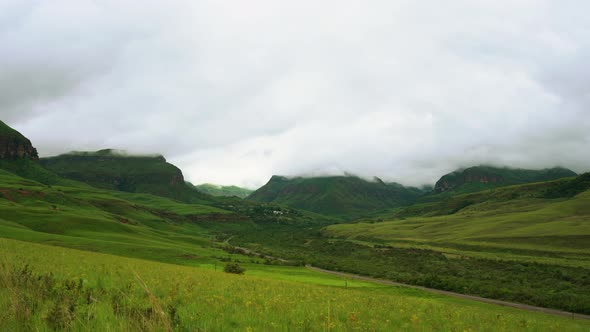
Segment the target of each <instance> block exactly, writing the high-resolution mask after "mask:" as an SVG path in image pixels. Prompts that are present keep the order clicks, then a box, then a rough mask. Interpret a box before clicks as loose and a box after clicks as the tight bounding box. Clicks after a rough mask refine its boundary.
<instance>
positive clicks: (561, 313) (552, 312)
mask: <svg viewBox="0 0 590 332" xmlns="http://www.w3.org/2000/svg"><path fill="white" fill-rule="evenodd" d="M305 267H306V268H308V269H310V270H312V271H317V272H323V273H328V274H332V275H335V276H339V277H342V278H347V279H357V280H362V281H369V282H374V283H379V284H383V285H390V286H401V287H408V288H414V289H420V290H423V291H427V292H430V293H435V294H442V295H448V296H453V297H457V298H460V299H467V300H473V301H478V302H483V303H489V304H496V305H501V306H505V307H512V308H517V309H522V310H528V311H536V312H542V313H546V314H550V315H556V316H563V317H568V318H571V319H585V320H590V316H589V315H582V314H576V313H572V312H567V311H561V310H555V309H548V308H541V307H535V306H532V305H527V304H521V303H513V302H506V301H500V300H492V299H487V298H485V297H479V296H473V295H465V294H460V293H454V292H448V291H443V290H439V289H433V288H426V287H421V286H413V285H407V284H402V283H399V282H393V281H388V280H382V279H375V278H370V277H365V276H361V275H357V274H351V273H344V272H337V271H330V270H325V269H320V268H319V267H314V266H311V265H306V266H305Z"/></svg>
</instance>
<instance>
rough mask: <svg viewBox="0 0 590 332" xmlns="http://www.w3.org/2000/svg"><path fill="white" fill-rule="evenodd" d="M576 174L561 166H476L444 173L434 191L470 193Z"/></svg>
mask: <svg viewBox="0 0 590 332" xmlns="http://www.w3.org/2000/svg"><path fill="white" fill-rule="evenodd" d="M576 175H577V174H576V173H574V172H573V171H571V170H569V169H565V168H559V167H557V168H550V169H543V170H528V169H515V168H508V167H504V168H499V167H492V166H476V167H470V168H466V169H461V170H457V171H455V172H453V173H449V174H446V175H444V176H443V177H441V178H440V180H438V181H437V182H436V185H435V186H434V191H435V193H444V192H453V193H468V192H475V191H480V190H486V189H492V188H498V187H503V186H510V185H515V184H524V183H532V182H542V181H551V180H556V179H561V178H566V177H573V176H576Z"/></svg>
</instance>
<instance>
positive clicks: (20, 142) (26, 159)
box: [0, 121, 68, 185]
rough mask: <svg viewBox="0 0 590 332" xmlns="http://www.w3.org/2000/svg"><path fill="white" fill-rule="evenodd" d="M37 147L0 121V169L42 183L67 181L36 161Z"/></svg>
mask: <svg viewBox="0 0 590 332" xmlns="http://www.w3.org/2000/svg"><path fill="white" fill-rule="evenodd" d="M38 159H39V157H38V155H37V149H35V148H34V147H33V145H32V144H31V141H30V140H29V139H28V138H26V137H25V136H23V135H22V134H21V133H19V132H18V131H16V130H14V129H13V128H11V127H9V126H8V125H7V124H5V123H4V122H2V121H0V169H4V170H7V171H9V172H12V173H15V174H18V175H20V176H23V177H26V178H30V179H34V180H36V181H39V182H41V183H44V184H48V185H49V184H58V183H62V184H64V183H68V181H65V180H63V179H61V178H59V177H58V176H57V175H55V174H54V173H52V172H50V171H47V170H46V169H45V168H43V167H42V166H41V165H40V164H39V162H38Z"/></svg>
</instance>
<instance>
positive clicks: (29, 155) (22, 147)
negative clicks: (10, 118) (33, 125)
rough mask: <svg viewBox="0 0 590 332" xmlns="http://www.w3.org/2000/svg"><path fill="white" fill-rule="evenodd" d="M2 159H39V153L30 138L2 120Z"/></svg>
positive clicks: (0, 138) (0, 127) (0, 130)
mask: <svg viewBox="0 0 590 332" xmlns="http://www.w3.org/2000/svg"><path fill="white" fill-rule="evenodd" d="M0 159H31V160H38V159H39V155H38V154H37V149H35V148H34V147H33V145H32V144H31V141H30V140H29V139H28V138H26V137H24V136H23V135H22V134H21V133H19V132H18V131H16V130H14V129H12V128H10V127H9V126H8V125H6V124H5V123H4V122H2V121H0Z"/></svg>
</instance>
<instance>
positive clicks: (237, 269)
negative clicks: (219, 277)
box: [223, 263, 246, 274]
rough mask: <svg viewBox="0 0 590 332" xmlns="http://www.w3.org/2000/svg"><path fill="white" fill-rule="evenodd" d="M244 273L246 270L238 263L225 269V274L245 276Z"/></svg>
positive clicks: (230, 264) (228, 265)
mask: <svg viewBox="0 0 590 332" xmlns="http://www.w3.org/2000/svg"><path fill="white" fill-rule="evenodd" d="M244 271H246V269H244V268H243V267H241V266H240V265H239V264H237V263H229V264H226V265H225V267H224V268H223V272H226V273H235V274H244Z"/></svg>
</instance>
